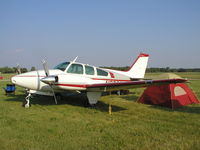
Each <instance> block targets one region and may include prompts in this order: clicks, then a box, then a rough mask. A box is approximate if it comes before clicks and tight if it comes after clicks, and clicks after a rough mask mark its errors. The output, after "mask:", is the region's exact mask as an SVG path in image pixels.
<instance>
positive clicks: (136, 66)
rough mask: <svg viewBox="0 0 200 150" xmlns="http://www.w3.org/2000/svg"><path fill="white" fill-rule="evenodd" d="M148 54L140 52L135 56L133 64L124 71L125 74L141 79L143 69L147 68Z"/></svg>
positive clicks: (143, 72) (143, 73)
mask: <svg viewBox="0 0 200 150" xmlns="http://www.w3.org/2000/svg"><path fill="white" fill-rule="evenodd" d="M148 59H149V55H148V54H145V53H140V55H139V56H138V57H137V59H136V60H135V62H134V63H133V65H132V66H131V67H130V69H129V70H128V71H126V72H125V73H126V75H127V76H129V77H131V78H136V79H141V78H144V75H145V71H146V68H147V63H148Z"/></svg>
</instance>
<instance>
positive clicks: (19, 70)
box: [16, 64, 22, 74]
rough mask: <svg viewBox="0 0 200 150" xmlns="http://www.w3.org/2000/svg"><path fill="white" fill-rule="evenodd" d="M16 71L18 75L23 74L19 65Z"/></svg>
mask: <svg viewBox="0 0 200 150" xmlns="http://www.w3.org/2000/svg"><path fill="white" fill-rule="evenodd" d="M16 69H17V73H18V74H21V73H22V72H21V69H20V66H19V64H17V68H16Z"/></svg>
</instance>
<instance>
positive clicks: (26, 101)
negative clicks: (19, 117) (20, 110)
mask: <svg viewBox="0 0 200 150" xmlns="http://www.w3.org/2000/svg"><path fill="white" fill-rule="evenodd" d="M30 98H32V95H31V93H28V96H26V98H25V101H24V103H23V106H24V107H25V108H29V107H31V104H30Z"/></svg>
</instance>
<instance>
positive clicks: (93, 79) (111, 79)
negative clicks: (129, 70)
mask: <svg viewBox="0 0 200 150" xmlns="http://www.w3.org/2000/svg"><path fill="white" fill-rule="evenodd" d="M91 79H92V80H104V81H111V82H112V81H113V82H114V81H130V80H119V79H101V78H91Z"/></svg>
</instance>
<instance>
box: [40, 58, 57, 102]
mask: <svg viewBox="0 0 200 150" xmlns="http://www.w3.org/2000/svg"><path fill="white" fill-rule="evenodd" d="M42 64H43V68H44V71H45V74H46V77H44V78H42V79H40V81H42V82H44V83H46V84H48V85H49V86H50V87H51V90H52V93H53V96H54V100H55V103H56V104H58V103H57V99H56V95H55V92H54V89H53V84H55V82H58V76H50V74H49V69H48V66H47V62H46V61H45V60H43V61H42Z"/></svg>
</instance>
